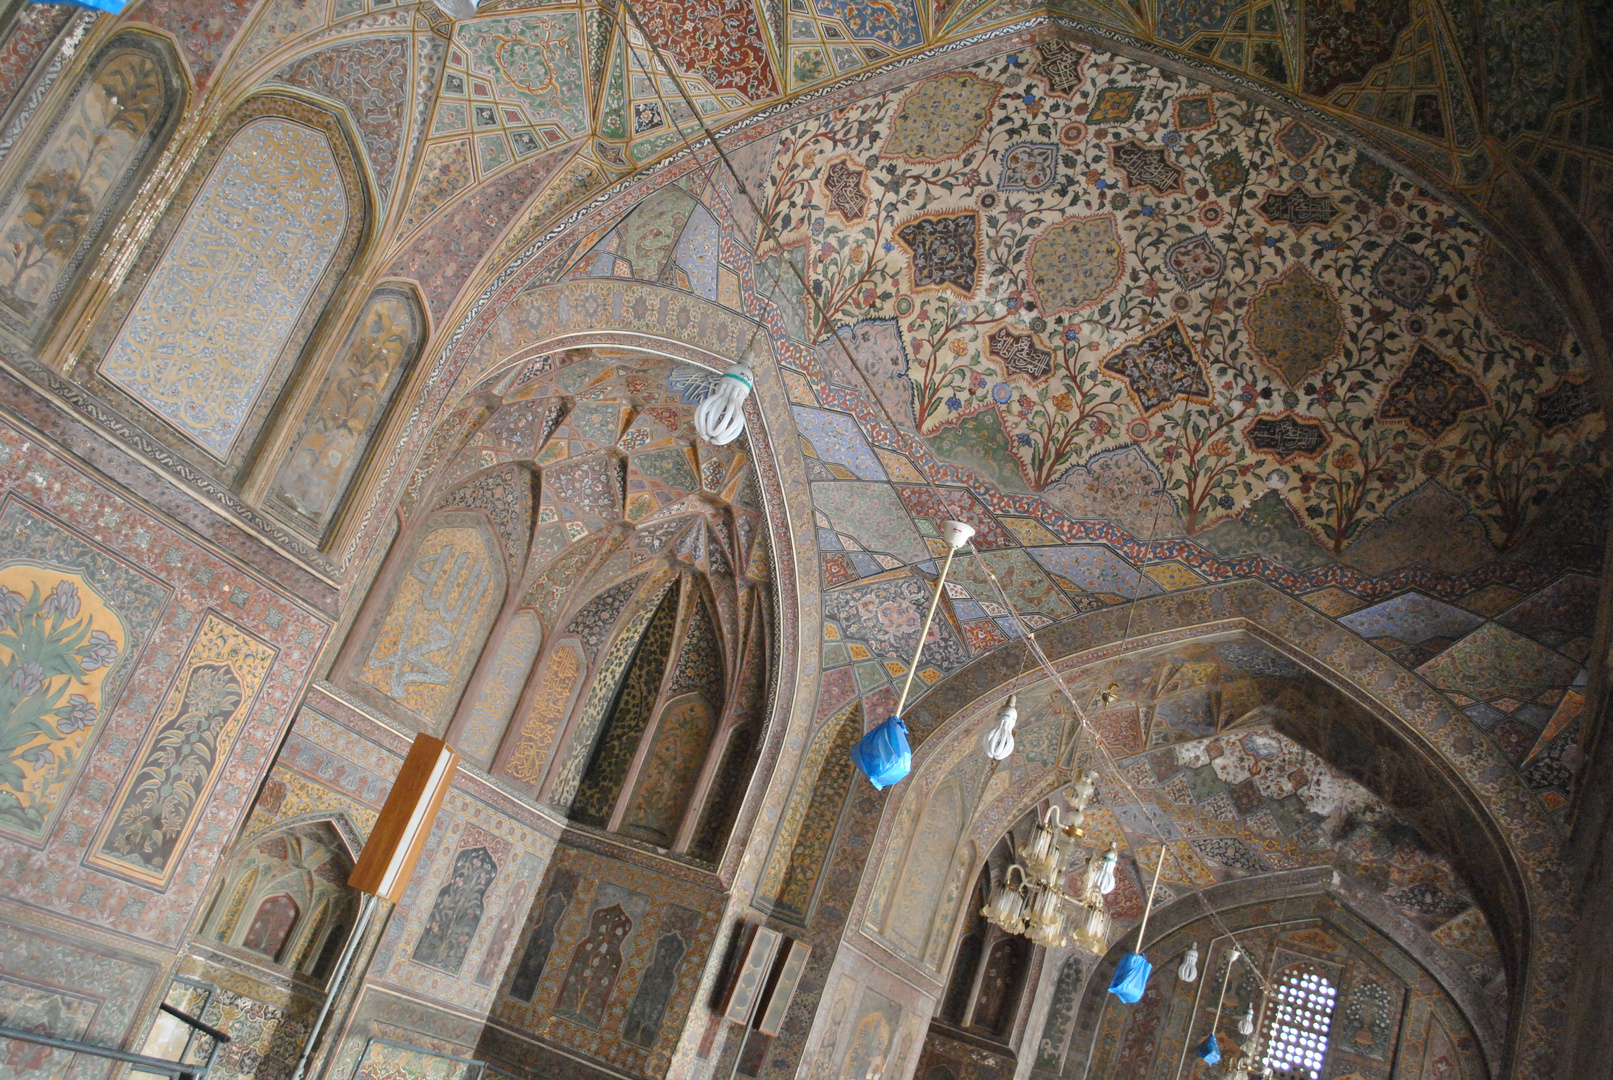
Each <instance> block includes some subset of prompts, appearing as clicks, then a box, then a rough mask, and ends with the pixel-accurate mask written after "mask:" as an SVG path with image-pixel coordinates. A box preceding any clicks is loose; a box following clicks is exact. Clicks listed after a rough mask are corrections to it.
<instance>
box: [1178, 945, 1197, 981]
mask: <svg viewBox="0 0 1613 1080" xmlns="http://www.w3.org/2000/svg"><path fill="white" fill-rule="evenodd" d="M1176 977H1177V978H1178V979H1181V980H1182V981H1183V982H1185V983H1190V982H1193V981H1194V980H1196V979H1197V978H1198V977H1199V943H1198V942H1196V941H1195V942H1193V943H1192V944H1191V945H1189V946H1188V947H1187V955H1186V956H1184V957H1182V963H1181V965H1180V966H1179V967H1178V968H1177V969H1176Z"/></svg>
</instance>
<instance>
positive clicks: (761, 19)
mask: <svg viewBox="0 0 1613 1080" xmlns="http://www.w3.org/2000/svg"><path fill="white" fill-rule="evenodd" d="M1038 13H1051V14H1055V15H1058V16H1061V17H1066V18H1069V19H1072V20H1076V22H1075V23H1071V25H1077V24H1079V25H1083V26H1086V27H1088V28H1089V29H1092V30H1094V31H1096V32H1098V33H1100V34H1104V35H1108V36H1110V37H1111V38H1112V39H1113V40H1115V41H1117V42H1120V43H1121V44H1123V45H1124V46H1126V47H1128V48H1143V49H1147V50H1153V51H1156V52H1158V53H1160V54H1163V55H1166V56H1174V57H1178V58H1181V59H1183V60H1185V61H1186V62H1188V63H1191V64H1193V65H1195V66H1198V67H1200V68H1202V69H1203V70H1206V71H1208V72H1210V73H1212V74H1218V75H1221V76H1224V77H1227V78H1231V79H1233V80H1234V81H1236V80H1238V79H1243V80H1245V81H1247V83H1248V84H1249V85H1251V86H1254V87H1258V88H1262V89H1265V90H1267V91H1270V92H1273V93H1276V94H1279V95H1280V96H1283V97H1286V98H1288V99H1291V100H1293V101H1297V102H1302V103H1303V104H1305V105H1306V106H1310V107H1313V108H1314V109H1315V110H1316V111H1317V113H1318V114H1319V115H1325V116H1327V117H1329V118H1330V119H1332V120H1334V121H1336V122H1338V123H1340V124H1342V125H1344V126H1347V127H1348V128H1350V129H1351V130H1352V131H1354V132H1355V133H1356V134H1357V135H1358V136H1360V137H1362V138H1365V139H1366V140H1368V141H1369V142H1371V143H1372V144H1374V145H1376V146H1378V147H1380V148H1382V149H1385V150H1388V151H1390V152H1391V153H1392V154H1394V155H1395V156H1396V157H1397V158H1398V159H1399V160H1401V161H1403V162H1407V163H1410V164H1412V165H1413V166H1414V167H1415V168H1417V169H1419V170H1421V171H1423V172H1425V173H1426V174H1427V175H1428V176H1430V177H1431V178H1434V179H1436V180H1438V181H1439V182H1441V183H1443V184H1445V185H1447V186H1448V187H1449V189H1451V190H1452V191H1454V192H1456V193H1458V195H1459V196H1460V197H1461V198H1462V199H1463V200H1465V201H1467V202H1469V204H1470V205H1472V206H1475V207H1485V208H1488V209H1489V210H1490V211H1491V212H1493V213H1494V214H1496V215H1498V216H1499V217H1502V218H1505V216H1506V208H1505V207H1504V206H1502V205H1500V202H1499V201H1498V200H1500V199H1502V198H1503V195H1502V194H1500V193H1498V192H1497V190H1496V184H1497V178H1498V177H1500V176H1501V175H1502V174H1504V173H1505V174H1511V173H1515V172H1516V171H1517V170H1530V171H1532V173H1533V174H1535V176H1536V177H1537V178H1538V181H1539V182H1540V183H1542V184H1544V185H1545V186H1547V187H1549V188H1551V189H1552V190H1553V191H1555V192H1556V194H1557V196H1558V197H1560V199H1561V200H1562V203H1563V205H1564V206H1565V207H1568V208H1570V210H1571V213H1572V214H1574V215H1576V216H1577V218H1578V219H1579V220H1580V221H1582V222H1584V223H1585V224H1586V225H1587V226H1588V227H1589V228H1590V230H1591V231H1592V233H1594V234H1595V235H1596V237H1597V240H1598V242H1599V243H1601V244H1602V245H1603V248H1604V252H1605V251H1606V250H1607V245H1609V244H1613V233H1610V231H1609V230H1610V229H1613V131H1610V129H1609V127H1608V120H1607V109H1606V107H1605V105H1603V104H1602V103H1603V101H1604V90H1603V81H1602V77H1601V75H1600V70H1599V68H1600V65H1599V62H1598V57H1597V55H1596V47H1597V42H1598V40H1599V39H1598V37H1597V36H1596V35H1595V34H1594V33H1591V32H1588V30H1589V29H1593V28H1594V24H1595V20H1594V19H1593V18H1591V17H1590V16H1589V15H1587V14H1586V13H1585V12H1584V11H1582V10H1581V9H1580V7H1578V6H1577V5H1570V4H1553V5H1546V6H1540V5H1533V4H1526V3H1522V2H1520V0H1449V2H1447V3H1439V2H1436V0H1371V2H1366V3H1360V2H1357V0H1281V2H1278V0H1271V2H1267V3H1256V2H1253V0H1136V2H1130V0H1058V2H1057V3H1055V4H1052V5H1051V6H1048V5H1044V4H1039V3H1031V2H1027V0H986V2H983V3H982V2H979V0H933V2H930V0H664V2H656V3H640V4H637V5H635V6H634V8H633V10H632V12H629V11H628V10H627V9H626V8H618V7H615V6H614V5H611V4H598V3H594V2H591V0H582V2H578V3H570V4H534V3H524V2H521V0H493V2H491V3H487V4H484V5H483V7H482V10H481V11H480V12H479V13H478V15H477V17H475V18H473V19H470V20H466V21H463V22H457V23H455V22H451V21H450V20H448V18H447V17H446V16H445V15H443V14H442V12H441V11H439V10H438V9H437V8H436V7H435V6H434V5H432V4H429V3H422V4H407V3H405V4H398V3H395V2H394V0H262V2H261V3H257V4H253V3H251V2H249V0H206V2H204V3H203V4H201V5H197V4H179V3H177V2H174V0H146V2H144V3H141V4H138V5H136V6H134V7H133V8H132V9H131V11H130V13H129V14H128V15H127V16H126V19H127V20H129V21H133V22H137V23H138V22H144V23H147V24H150V25H154V26H157V27H159V28H162V29H164V30H167V31H169V32H171V33H173V34H174V35H175V36H176V38H177V39H178V42H179V45H180V51H181V54H182V56H183V58H184V60H185V62H186V64H187V65H188V67H189V68H190V70H191V74H192V76H193V78H194V79H195V80H196V82H197V84H198V85H200V86H203V87H213V88H215V90H216V92H217V93H218V94H219V95H220V96H222V97H229V98H233V97H235V96H237V95H239V94H242V93H245V92H249V91H250V90H252V89H253V88H255V87H257V86H261V85H263V84H264V83H266V82H272V83H279V84H282V85H289V86H293V87H297V88H300V89H303V90H305V91H310V92H313V93H316V94H319V95H322V96H326V97H329V98H331V99H332V100H334V101H336V102H337V103H338V104H341V105H343V106H344V107H346V108H347V110H348V111H349V113H350V114H351V115H352V117H353V119H354V121H355V123H356V124H357V126H358V128H359V129H360V137H361V141H362V142H363V143H364V149H365V152H366V155H367V157H368V159H369V164H370V166H371V168H372V171H373V173H374V177H375V183H376V188H377V190H378V192H379V194H380V195H381V198H382V201H383V204H384V205H383V206H382V207H381V210H382V214H381V218H382V226H383V229H382V231H383V232H384V233H385V235H386V238H387V239H386V240H385V246H386V247H387V248H389V249H390V251H391V264H392V265H391V269H392V270H393V271H394V272H396V273H401V274H404V275H406V276H418V277H420V278H421V280H422V284H423V285H425V286H426V291H427V293H428V298H429V301H430V303H431V306H432V308H433V311H434V313H435V314H436V315H437V316H438V317H439V318H441V317H442V316H443V315H444V314H445V313H446V311H447V309H448V308H449V307H451V306H452V305H453V302H454V299H455V297H456V296H459V295H460V294H461V289H462V288H463V286H465V285H466V283H467V281H468V280H469V279H470V277H471V276H472V274H473V271H475V270H476V268H477V265H478V264H479V263H481V264H484V265H483V266H482V268H481V274H480V275H479V276H481V277H484V278H485V277H486V276H488V275H490V274H491V273H492V272H494V271H496V270H497V269H498V268H499V267H500V266H501V265H503V264H504V263H505V262H507V261H508V259H509V258H510V257H511V256H512V255H513V254H514V253H515V252H516V251H518V250H519V248H520V247H521V246H522V245H523V244H524V243H525V242H526V241H528V240H529V239H531V238H532V236H533V235H534V234H535V232H536V230H537V229H538V228H539V227H540V226H542V225H543V224H545V223H547V222H549V221H552V220H554V219H555V217H556V216H557V215H558V214H559V213H560V212H561V211H563V210H564V209H565V208H566V207H568V206H572V205H576V204H577V203H578V202H579V201H580V200H582V199H583V198H585V197H586V196H587V195H588V194H590V193H592V192H596V191H598V190H600V189H601V188H602V187H603V186H605V185H606V184H607V183H609V182H610V181H611V180H613V179H615V178H617V177H619V176H621V175H623V174H624V173H625V172H628V171H631V170H633V169H635V168H637V167H639V166H641V165H643V164H644V163H646V162H650V161H653V160H655V159H658V158H660V157H662V156H664V155H665V154H667V153H668V152H670V151H675V150H677V149H679V148H681V147H682V146H683V145H684V143H685V141H686V140H687V139H688V138H691V137H695V136H698V135H699V133H700V124H701V123H702V122H703V123H705V124H706V125H708V126H710V127H712V128H722V127H724V126H725V125H731V124H733V123H734V122H735V121H738V120H741V119H743V118H745V117H747V116H751V115H753V114H756V113H758V112H759V111H762V110H765V109H767V108H769V107H771V106H774V105H777V104H778V103H780V102H783V101H786V100H789V99H792V98H795V97H798V96H800V95H802V94H805V93H811V92H814V91H818V90H821V89H822V88H824V87H825V86H828V85H831V84H833V83H835V82H837V81H842V82H843V81H846V80H848V79H856V78H860V77H863V76H865V75H867V74H868V73H869V72H871V71H873V70H876V69H878V68H879V67H880V66H881V65H887V64H889V63H890V62H892V61H895V60H899V59H901V58H903V57H908V56H912V55H915V54H917V53H920V52H922V51H924V50H928V49H933V48H934V47H936V46H938V45H942V44H946V43H952V42H960V41H965V40H968V39H970V38H971V37H974V36H977V35H979V34H980V33H982V32H984V31H989V30H992V29H993V28H997V27H1001V26H1004V25H1007V24H1010V23H1012V22H1015V21H1023V20H1024V19H1025V18H1026V17H1027V16H1031V15H1035V14H1038ZM646 32H647V33H646ZM1604 36H1605V35H1604ZM445 39H447V40H445ZM1072 60H1073V58H1072ZM673 75H675V76H676V78H675V79H674V78H673V77H672V76H673ZM685 95H687V97H685ZM697 114H698V115H697ZM500 239H502V240H503V241H504V242H503V243H499V242H498V241H499V240H500ZM444 263H447V264H451V265H442V264H444ZM466 295H468V294H466Z"/></svg>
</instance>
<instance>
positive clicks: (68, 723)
mask: <svg viewBox="0 0 1613 1080" xmlns="http://www.w3.org/2000/svg"><path fill="white" fill-rule="evenodd" d="M69 568H71V569H69ZM92 582H93V584H92ZM0 588H4V589H5V590H6V593H5V597H6V599H5V602H4V603H3V604H0V657H4V659H3V661H0V696H4V697H5V698H6V701H7V702H8V703H9V704H7V705H6V707H5V710H4V713H3V714H0V715H3V717H4V721H3V727H0V829H3V830H5V831H6V832H9V833H11V834H13V835H16V836H19V837H21V838H23V839H26V840H37V839H38V838H40V837H42V836H44V835H46V834H47V833H48V832H49V829H50V824H51V822H52V821H53V820H54V817H55V814H56V813H57V811H58V810H59V809H60V808H61V797H62V795H63V793H64V792H66V790H67V788H68V785H69V784H70V783H71V781H72V778H73V777H74V776H75V775H76V774H77V772H78V770H79V768H80V767H81V766H82V765H83V763H84V761H85V750H86V748H87V747H88V746H89V743H90V739H91V738H92V737H93V735H94V733H95V731H96V729H97V728H98V727H99V724H100V721H101V720H102V719H103V718H104V717H105V716H106V714H107V712H108V711H109V709H110V707H111V704H112V702H114V701H116V700H117V696H118V693H119V691H120V690H121V688H122V685H123V683H124V682H125V681H126V680H127V679H128V676H129V672H130V670H131V668H132V664H133V660H134V656H135V654H136V653H137V652H138V651H139V649H140V647H141V644H142V641H143V639H144V637H145V635H146V633H147V632H148V631H149V630H150V628H151V626H152V624H153V621H154V620H155V618H156V616H157V612H158V611H159V610H160V608H161V607H162V605H163V604H164V603H165V602H166V601H167V599H168V596H169V590H168V589H167V588H165V587H164V586H162V585H161V584H159V583H158V582H157V581H155V580H153V579H152V578H149V577H147V576H146V575H145V574H143V573H141V572H140V571H138V570H136V569H135V568H133V567H131V566H129V565H127V564H126V563H124V562H122V561H121V560H119V559H116V558H114V557H112V556H110V555H108V554H107V553H106V552H105V551H103V550H101V549H100V548H99V547H97V546H95V545H93V544H91V543H89V542H87V541H86V540H84V539H83V538H81V537H79V536H78V535H76V534H74V533H72V532H69V531H68V530H67V529H66V528H64V527H63V526H62V525H60V524H58V523H57V522H55V521H54V520H52V519H51V518H49V517H47V516H45V515H43V514H41V513H38V512H36V511H35V510H33V509H32V508H31V507H29V506H28V505H27V504H25V503H23V502H21V501H19V500H16V499H12V500H9V501H7V503H6V504H5V509H4V511H3V513H0ZM35 596H37V599H36V600H35V601H30V599H29V598H30V597H35Z"/></svg>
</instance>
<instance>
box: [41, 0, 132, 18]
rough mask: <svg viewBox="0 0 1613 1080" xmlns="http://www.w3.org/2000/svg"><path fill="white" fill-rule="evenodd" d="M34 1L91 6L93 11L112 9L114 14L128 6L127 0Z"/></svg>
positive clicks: (118, 13) (120, 12)
mask: <svg viewBox="0 0 1613 1080" xmlns="http://www.w3.org/2000/svg"><path fill="white" fill-rule="evenodd" d="M34 3H36V4H50V5H52V6H60V7H81V8H89V9H90V10H91V11H110V12H111V13H112V14H114V15H121V14H122V13H123V9H124V8H125V7H127V6H128V3H127V0H34Z"/></svg>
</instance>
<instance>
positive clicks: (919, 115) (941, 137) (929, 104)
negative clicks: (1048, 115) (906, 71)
mask: <svg viewBox="0 0 1613 1080" xmlns="http://www.w3.org/2000/svg"><path fill="white" fill-rule="evenodd" d="M1001 92H1002V88H1001V87H1000V86H999V85H998V84H996V83H993V82H990V81H988V80H985V79H978V78H975V77H974V76H973V75H970V74H968V73H966V72H956V73H950V74H946V75H937V76H935V77H934V78H930V79H925V80H924V81H923V82H921V83H919V84H918V85H917V86H915V87H914V88H913V90H912V91H911V92H910V93H909V94H908V95H907V97H906V98H904V99H902V106H901V108H900V109H899V110H898V111H897V113H896V118H895V119H894V120H893V121H892V122H891V132H890V138H889V139H887V140H886V142H885V152H886V153H887V154H893V155H895V156H897V157H904V158H906V159H907V160H909V161H911V162H915V163H924V162H937V161H944V160H945V159H947V158H951V157H956V156H957V155H959V154H961V153H963V151H964V150H966V149H968V147H969V145H970V144H971V143H973V142H974V141H975V140H976V139H978V138H980V133H981V132H982V131H984V130H985V129H986V124H987V123H988V122H989V121H990V119H991V106H992V104H993V103H994V102H996V100H997V95H998V94H1000V93H1001Z"/></svg>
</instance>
